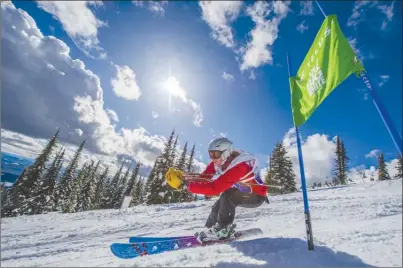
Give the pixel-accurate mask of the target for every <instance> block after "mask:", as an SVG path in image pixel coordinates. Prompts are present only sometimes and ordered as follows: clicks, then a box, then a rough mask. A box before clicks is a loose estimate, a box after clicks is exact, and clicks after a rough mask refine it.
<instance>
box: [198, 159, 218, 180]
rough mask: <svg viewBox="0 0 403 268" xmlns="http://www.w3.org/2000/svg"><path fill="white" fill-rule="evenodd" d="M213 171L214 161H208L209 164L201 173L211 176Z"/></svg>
mask: <svg viewBox="0 0 403 268" xmlns="http://www.w3.org/2000/svg"><path fill="white" fill-rule="evenodd" d="M214 173H215V168H214V163H213V162H210V164H208V165H207V167H206V169H205V170H204V171H203V172H202V173H201V174H203V175H211V177H212V176H213V175H214Z"/></svg>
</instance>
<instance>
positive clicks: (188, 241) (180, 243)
mask: <svg viewBox="0 0 403 268" xmlns="http://www.w3.org/2000/svg"><path fill="white" fill-rule="evenodd" d="M262 234H263V232H262V230H261V229H259V228H253V229H246V230H241V231H236V232H235V233H234V234H233V236H231V237H229V238H227V239H218V238H217V239H216V240H209V241H206V242H203V243H201V242H199V241H198V239H197V237H196V236H183V237H179V238H178V237H173V238H174V239H172V238H169V237H160V238H159V240H151V241H150V240H149V241H148V242H147V241H146V242H144V240H143V242H135V243H113V244H112V245H111V246H110V249H111V252H112V253H113V254H114V255H115V256H116V257H118V258H122V259H132V258H136V257H140V256H145V255H154V254H160V253H163V252H169V251H174V250H179V249H185V248H192V247H199V246H208V245H215V244H225V243H230V242H232V241H236V240H239V239H243V238H249V237H252V236H257V235H262ZM143 238H144V237H143ZM161 238H162V239H163V240H161ZM151 239H158V237H152V238H151Z"/></svg>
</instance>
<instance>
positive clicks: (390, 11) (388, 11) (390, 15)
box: [378, 1, 395, 30]
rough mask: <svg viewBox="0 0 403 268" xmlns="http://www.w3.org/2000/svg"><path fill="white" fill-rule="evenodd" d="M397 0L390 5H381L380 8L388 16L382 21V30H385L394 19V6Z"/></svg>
mask: <svg viewBox="0 0 403 268" xmlns="http://www.w3.org/2000/svg"><path fill="white" fill-rule="evenodd" d="M394 4H395V1H393V2H392V3H391V4H390V5H389V6H388V5H379V6H378V9H379V10H380V11H381V13H383V14H384V15H385V16H386V18H385V19H384V20H383V22H382V26H381V30H385V29H386V26H387V25H388V23H389V22H391V21H392V18H393V15H394V13H393V7H394Z"/></svg>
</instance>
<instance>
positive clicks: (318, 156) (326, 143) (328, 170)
mask: <svg viewBox="0 0 403 268" xmlns="http://www.w3.org/2000/svg"><path fill="white" fill-rule="evenodd" d="M301 143H302V153H303V157H304V168H305V177H306V181H307V184H311V183H313V182H322V183H324V182H325V181H330V180H331V178H332V167H333V163H334V159H335V149H336V143H335V141H334V139H329V137H328V136H327V135H324V134H314V135H311V136H308V137H307V138H306V139H301ZM283 145H284V147H285V149H286V150H287V152H288V156H289V157H290V159H291V161H292V163H293V170H294V173H295V175H296V177H297V181H296V183H297V184H298V185H300V184H301V176H300V172H299V159H298V149H297V139H296V134H295V129H294V128H292V129H290V130H289V131H288V132H287V133H286V135H285V136H284V138H283Z"/></svg>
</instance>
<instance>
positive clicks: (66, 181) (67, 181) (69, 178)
mask: <svg viewBox="0 0 403 268" xmlns="http://www.w3.org/2000/svg"><path fill="white" fill-rule="evenodd" d="M84 144H85V140H84V141H83V142H82V143H81V144H80V146H79V147H78V149H77V151H76V153H75V154H74V157H73V159H72V160H71V162H70V164H69V165H68V166H67V168H66V170H65V172H64V174H63V176H62V177H61V178H60V182H59V184H58V186H57V189H56V191H57V197H58V201H57V207H56V208H57V209H58V210H63V207H65V208H66V207H67V203H69V199H70V194H71V190H72V187H73V182H74V177H75V175H76V170H77V165H78V161H79V159H80V156H81V152H82V150H83V148H84Z"/></svg>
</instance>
